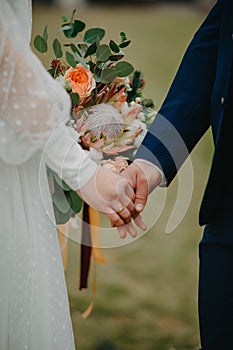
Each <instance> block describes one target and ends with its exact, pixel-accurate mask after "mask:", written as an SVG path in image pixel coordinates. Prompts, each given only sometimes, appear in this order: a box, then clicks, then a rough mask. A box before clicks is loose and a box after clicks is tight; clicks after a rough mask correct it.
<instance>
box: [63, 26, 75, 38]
mask: <svg viewBox="0 0 233 350" xmlns="http://www.w3.org/2000/svg"><path fill="white" fill-rule="evenodd" d="M60 30H61V31H63V33H64V35H65V37H66V38H72V34H73V30H74V24H73V23H68V24H62V28H61V29H60Z"/></svg>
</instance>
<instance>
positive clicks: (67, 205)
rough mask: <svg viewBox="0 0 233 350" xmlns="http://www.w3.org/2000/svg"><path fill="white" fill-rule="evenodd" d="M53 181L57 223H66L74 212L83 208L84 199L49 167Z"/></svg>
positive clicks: (53, 199)
mask: <svg viewBox="0 0 233 350" xmlns="http://www.w3.org/2000/svg"><path fill="white" fill-rule="evenodd" d="M47 173H48V176H49V177H50V178H51V180H52V183H53V187H54V190H53V193H52V201H53V208H54V214H55V220H56V223H57V224H65V223H66V222H67V221H68V220H69V219H70V217H71V216H72V215H73V214H76V213H79V212H80V210H81V209H82V203H83V201H82V199H81V198H80V197H79V196H78V195H77V193H76V192H75V191H73V190H72V189H71V188H70V187H69V186H68V185H67V184H66V183H65V181H63V180H62V179H61V178H60V177H59V176H58V174H57V173H55V172H54V171H53V170H51V169H50V168H47Z"/></svg>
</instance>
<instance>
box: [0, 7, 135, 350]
mask: <svg viewBox="0 0 233 350" xmlns="http://www.w3.org/2000/svg"><path fill="white" fill-rule="evenodd" d="M30 33H31V2H30V0H17V1H15V0H3V1H1V11H0V77H1V78H0V182H1V196H0V240H1V241H0V278H1V285H0V349H1V350H16V349H17V350H25V349H31V350H65V349H67V350H74V349H75V345H74V339H73V331H72V324H71V318H70V312H69V303H68V296H67V290H66V284H65V278H64V272H63V265H62V259H61V254H60V247H59V241H58V237H57V231H56V225H55V219H54V214H53V210H52V203H51V198H50V192H49V187H48V182H47V176H46V164H47V165H49V167H51V168H52V169H53V170H54V171H57V172H58V173H59V174H62V177H63V179H64V180H65V181H66V182H67V183H68V184H69V186H70V187H71V188H73V189H74V190H77V191H78V193H79V195H81V196H82V198H83V199H84V200H85V201H86V202H87V203H88V204H89V205H92V206H93V207H95V208H96V209H97V210H99V211H101V212H104V213H106V215H107V216H108V217H109V218H110V220H111V222H112V225H113V226H120V225H122V224H123V223H125V222H129V221H130V220H131V212H132V211H133V209H134V204H133V202H132V201H131V199H132V197H133V190H132V189H131V187H130V186H129V185H128V183H127V182H126V180H124V179H123V178H121V177H120V176H118V175H116V174H114V173H112V172H110V171H108V170H106V169H103V168H99V167H97V166H96V164H95V163H93V161H91V160H90V159H89V158H88V156H87V155H86V153H85V152H84V151H83V150H82V149H81V147H80V146H79V145H78V144H77V142H76V140H75V139H74V135H72V134H71V131H70V130H69V129H70V128H67V127H66V126H65V122H66V121H67V119H68V116H69V111H70V99H69V96H68V94H67V93H66V92H65V91H64V89H63V88H61V87H60V85H59V84H58V83H57V82H56V81H55V80H53V79H52V78H51V77H50V75H49V74H48V73H47V71H46V70H45V69H44V67H43V66H42V64H41V63H40V61H39V60H38V59H37V58H36V56H35V55H34V54H33V53H32V51H31V49H30V47H29V42H30ZM45 145H46V147H45ZM42 155H43V157H42ZM127 230H128V232H129V233H130V234H131V235H132V236H135V234H136V231H135V228H134V226H133V225H132V223H131V222H130V223H129V224H128V225H127Z"/></svg>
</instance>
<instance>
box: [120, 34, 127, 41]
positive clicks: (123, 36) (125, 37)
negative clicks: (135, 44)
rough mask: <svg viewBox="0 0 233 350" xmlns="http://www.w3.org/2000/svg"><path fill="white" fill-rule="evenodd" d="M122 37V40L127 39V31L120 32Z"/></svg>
mask: <svg viewBox="0 0 233 350" xmlns="http://www.w3.org/2000/svg"><path fill="white" fill-rule="evenodd" d="M120 37H121V42H123V41H126V40H127V36H126V34H125V32H120Z"/></svg>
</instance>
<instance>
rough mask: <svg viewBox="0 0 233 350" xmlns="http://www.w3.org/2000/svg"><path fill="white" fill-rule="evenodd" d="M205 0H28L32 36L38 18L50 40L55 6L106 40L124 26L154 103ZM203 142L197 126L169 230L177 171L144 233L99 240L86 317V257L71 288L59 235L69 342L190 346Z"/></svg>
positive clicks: (206, 147)
mask: <svg viewBox="0 0 233 350" xmlns="http://www.w3.org/2000/svg"><path fill="white" fill-rule="evenodd" d="M213 3H214V1H209V0H202V1H201V0H198V1H197V0H196V1H195V0H186V1H176V0H172V1H167V0H166V1H162V0H160V1H159V0H147V1H142V0H140V1H139V0H117V1H115V0H43V1H42V0H34V1H33V4H34V6H33V34H32V39H33V38H34V37H35V35H36V34H38V33H39V34H41V33H42V32H43V29H44V26H45V25H46V24H47V25H48V32H49V40H50V38H51V40H52V39H53V38H54V37H55V36H56V33H57V28H59V25H60V23H61V19H60V18H61V16H62V15H65V16H68V17H69V16H70V15H71V13H72V10H73V9H74V8H76V10H77V16H78V18H79V19H80V20H82V21H84V22H85V23H86V24H87V27H92V26H95V27H102V28H104V29H105V30H106V32H107V35H108V36H109V37H111V39H113V40H114V38H118V37H119V32H120V31H124V32H125V33H127V36H128V38H129V39H131V40H132V43H131V45H130V46H129V47H128V48H127V50H125V54H126V59H127V61H129V62H132V64H133V65H134V67H135V68H136V69H138V70H141V71H143V75H144V79H145V81H146V85H145V95H146V96H148V97H150V98H152V99H153V100H154V103H155V108H156V109H159V107H160V105H161V103H162V101H163V99H164V97H165V96H166V93H167V91H168V88H169V86H170V84H171V82H172V80H173V78H174V75H175V73H176V70H177V67H178V65H179V63H180V61H181V58H182V56H183V54H184V51H185V49H186V47H187V45H188V43H189V42H190V40H191V38H192V36H193V34H194V32H195V31H196V30H197V28H198V27H199V25H200V24H201V23H202V21H203V20H204V18H205V16H206V15H207V13H208V11H209V9H210V8H211V7H212V5H213ZM187 79H188V77H187ZM212 152H213V146H212V140H211V137H210V134H209V133H207V134H206V135H205V137H204V138H203V139H202V140H201V141H200V142H199V144H198V145H197V147H196V148H195V149H194V151H193V153H192V155H191V160H192V164H193V170H194V187H193V194H192V199H191V203H190V206H189V208H188V211H187V213H186V215H185V216H184V218H183V220H182V221H181V223H180V224H179V226H178V227H177V228H176V229H175V230H174V231H173V232H172V233H171V234H169V235H168V234H166V232H165V228H166V224H167V221H168V218H169V216H170V214H171V210H172V208H173V206H174V202H175V200H176V195H177V190H178V181H177V179H175V180H174V181H173V183H172V184H171V186H170V187H169V189H168V190H167V198H166V204H165V209H164V211H163V212H162V215H161V216H160V217H159V220H158V221H157V222H156V223H155V224H154V225H153V227H151V228H150V230H149V231H148V232H147V233H146V234H145V235H143V236H142V237H141V238H140V239H138V240H135V242H134V243H131V244H127V245H125V246H121V247H118V248H111V249H104V250H103V254H104V257H105V260H106V263H105V264H104V265H98V266H97V267H96V268H97V270H96V278H97V292H96V296H95V304H94V309H93V312H92V313H91V315H90V316H89V317H88V318H87V319H83V318H82V317H81V313H82V311H84V310H85V309H86V308H87V306H88V305H89V303H90V302H91V300H92V296H93V287H94V286H93V273H94V267H93V265H92V267H91V271H90V278H89V286H88V288H87V290H82V291H79V289H78V287H79V259H80V246H79V244H78V243H74V242H73V241H71V240H69V241H68V260H67V266H66V272H65V273H66V280H67V286H68V294H69V299H70V308H71V315H72V322H73V328H74V334H75V342H76V346H77V349H79V350H101V349H102V350H110V349H111V350H194V349H198V348H199V335H198V318H197V317H198V316H197V287H198V243H199V241H200V238H201V234H202V228H201V227H199V225H198V210H199V206H200V202H201V198H202V195H203V191H204V187H205V184H206V181H207V176H208V172H209V168H210V162H211V157H212ZM184 186H185V185H184ZM156 199H157V200H159V196H158V198H157V197H156V192H155V193H154V194H153V201H152V202H150V205H151V206H155V207H156V205H157V204H156ZM179 204H180V206H182V203H178V206H179ZM146 215H147V213H146V212H145V217H146ZM102 220H105V219H104V218H102Z"/></svg>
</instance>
